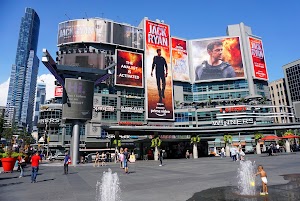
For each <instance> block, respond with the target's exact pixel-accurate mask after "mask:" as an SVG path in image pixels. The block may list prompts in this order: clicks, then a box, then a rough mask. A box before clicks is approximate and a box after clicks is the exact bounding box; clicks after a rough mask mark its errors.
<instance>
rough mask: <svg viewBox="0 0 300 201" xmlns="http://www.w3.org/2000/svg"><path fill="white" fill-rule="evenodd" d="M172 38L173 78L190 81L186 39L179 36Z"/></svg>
mask: <svg viewBox="0 0 300 201" xmlns="http://www.w3.org/2000/svg"><path fill="white" fill-rule="evenodd" d="M171 40H172V71H173V80H177V81H184V82H189V81H190V73H189V71H190V70H189V61H188V52H187V41H186V40H182V39H179V38H174V37H172V38H171Z"/></svg>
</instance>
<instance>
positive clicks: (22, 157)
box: [18, 155, 26, 178]
mask: <svg viewBox="0 0 300 201" xmlns="http://www.w3.org/2000/svg"><path fill="white" fill-rule="evenodd" d="M18 161H19V167H20V171H21V173H20V176H19V178H22V177H24V168H25V166H26V161H25V156H24V155H21V156H20V157H19V159H18Z"/></svg>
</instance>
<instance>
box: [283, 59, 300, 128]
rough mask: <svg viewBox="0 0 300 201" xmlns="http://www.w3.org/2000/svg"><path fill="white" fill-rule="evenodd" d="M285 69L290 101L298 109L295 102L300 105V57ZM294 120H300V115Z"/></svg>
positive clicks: (284, 67) (285, 66)
mask: <svg viewBox="0 0 300 201" xmlns="http://www.w3.org/2000/svg"><path fill="white" fill-rule="evenodd" d="M283 71H284V78H285V81H286V89H287V95H288V99H289V103H290V104H291V105H292V106H293V107H294V110H296V107H295V104H296V105H298V104H297V103H298V102H299V101H300V80H299V76H300V59H298V60H296V61H293V62H291V63H288V64H286V65H284V66H283ZM297 109H298V107H297ZM294 121H295V122H299V121H300V116H298V117H297V118H294Z"/></svg>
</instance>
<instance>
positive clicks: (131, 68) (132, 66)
mask: <svg viewBox="0 0 300 201" xmlns="http://www.w3.org/2000/svg"><path fill="white" fill-rule="evenodd" d="M116 55H117V67H116V73H115V84H116V85H121V86H127V87H139V88H142V87H143V55H142V54H140V53H135V52H128V51H124V50H117V53H116Z"/></svg>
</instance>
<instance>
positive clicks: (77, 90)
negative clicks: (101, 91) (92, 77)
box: [62, 78, 94, 120]
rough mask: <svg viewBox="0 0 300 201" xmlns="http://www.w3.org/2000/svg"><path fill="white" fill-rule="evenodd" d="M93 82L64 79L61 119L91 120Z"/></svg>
mask: <svg viewBox="0 0 300 201" xmlns="http://www.w3.org/2000/svg"><path fill="white" fill-rule="evenodd" d="M93 97H94V82H92V81H88V80H79V79H73V78H66V79H65V90H64V94H63V115H62V118H63V119H77V120H90V119H92V110H93Z"/></svg>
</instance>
